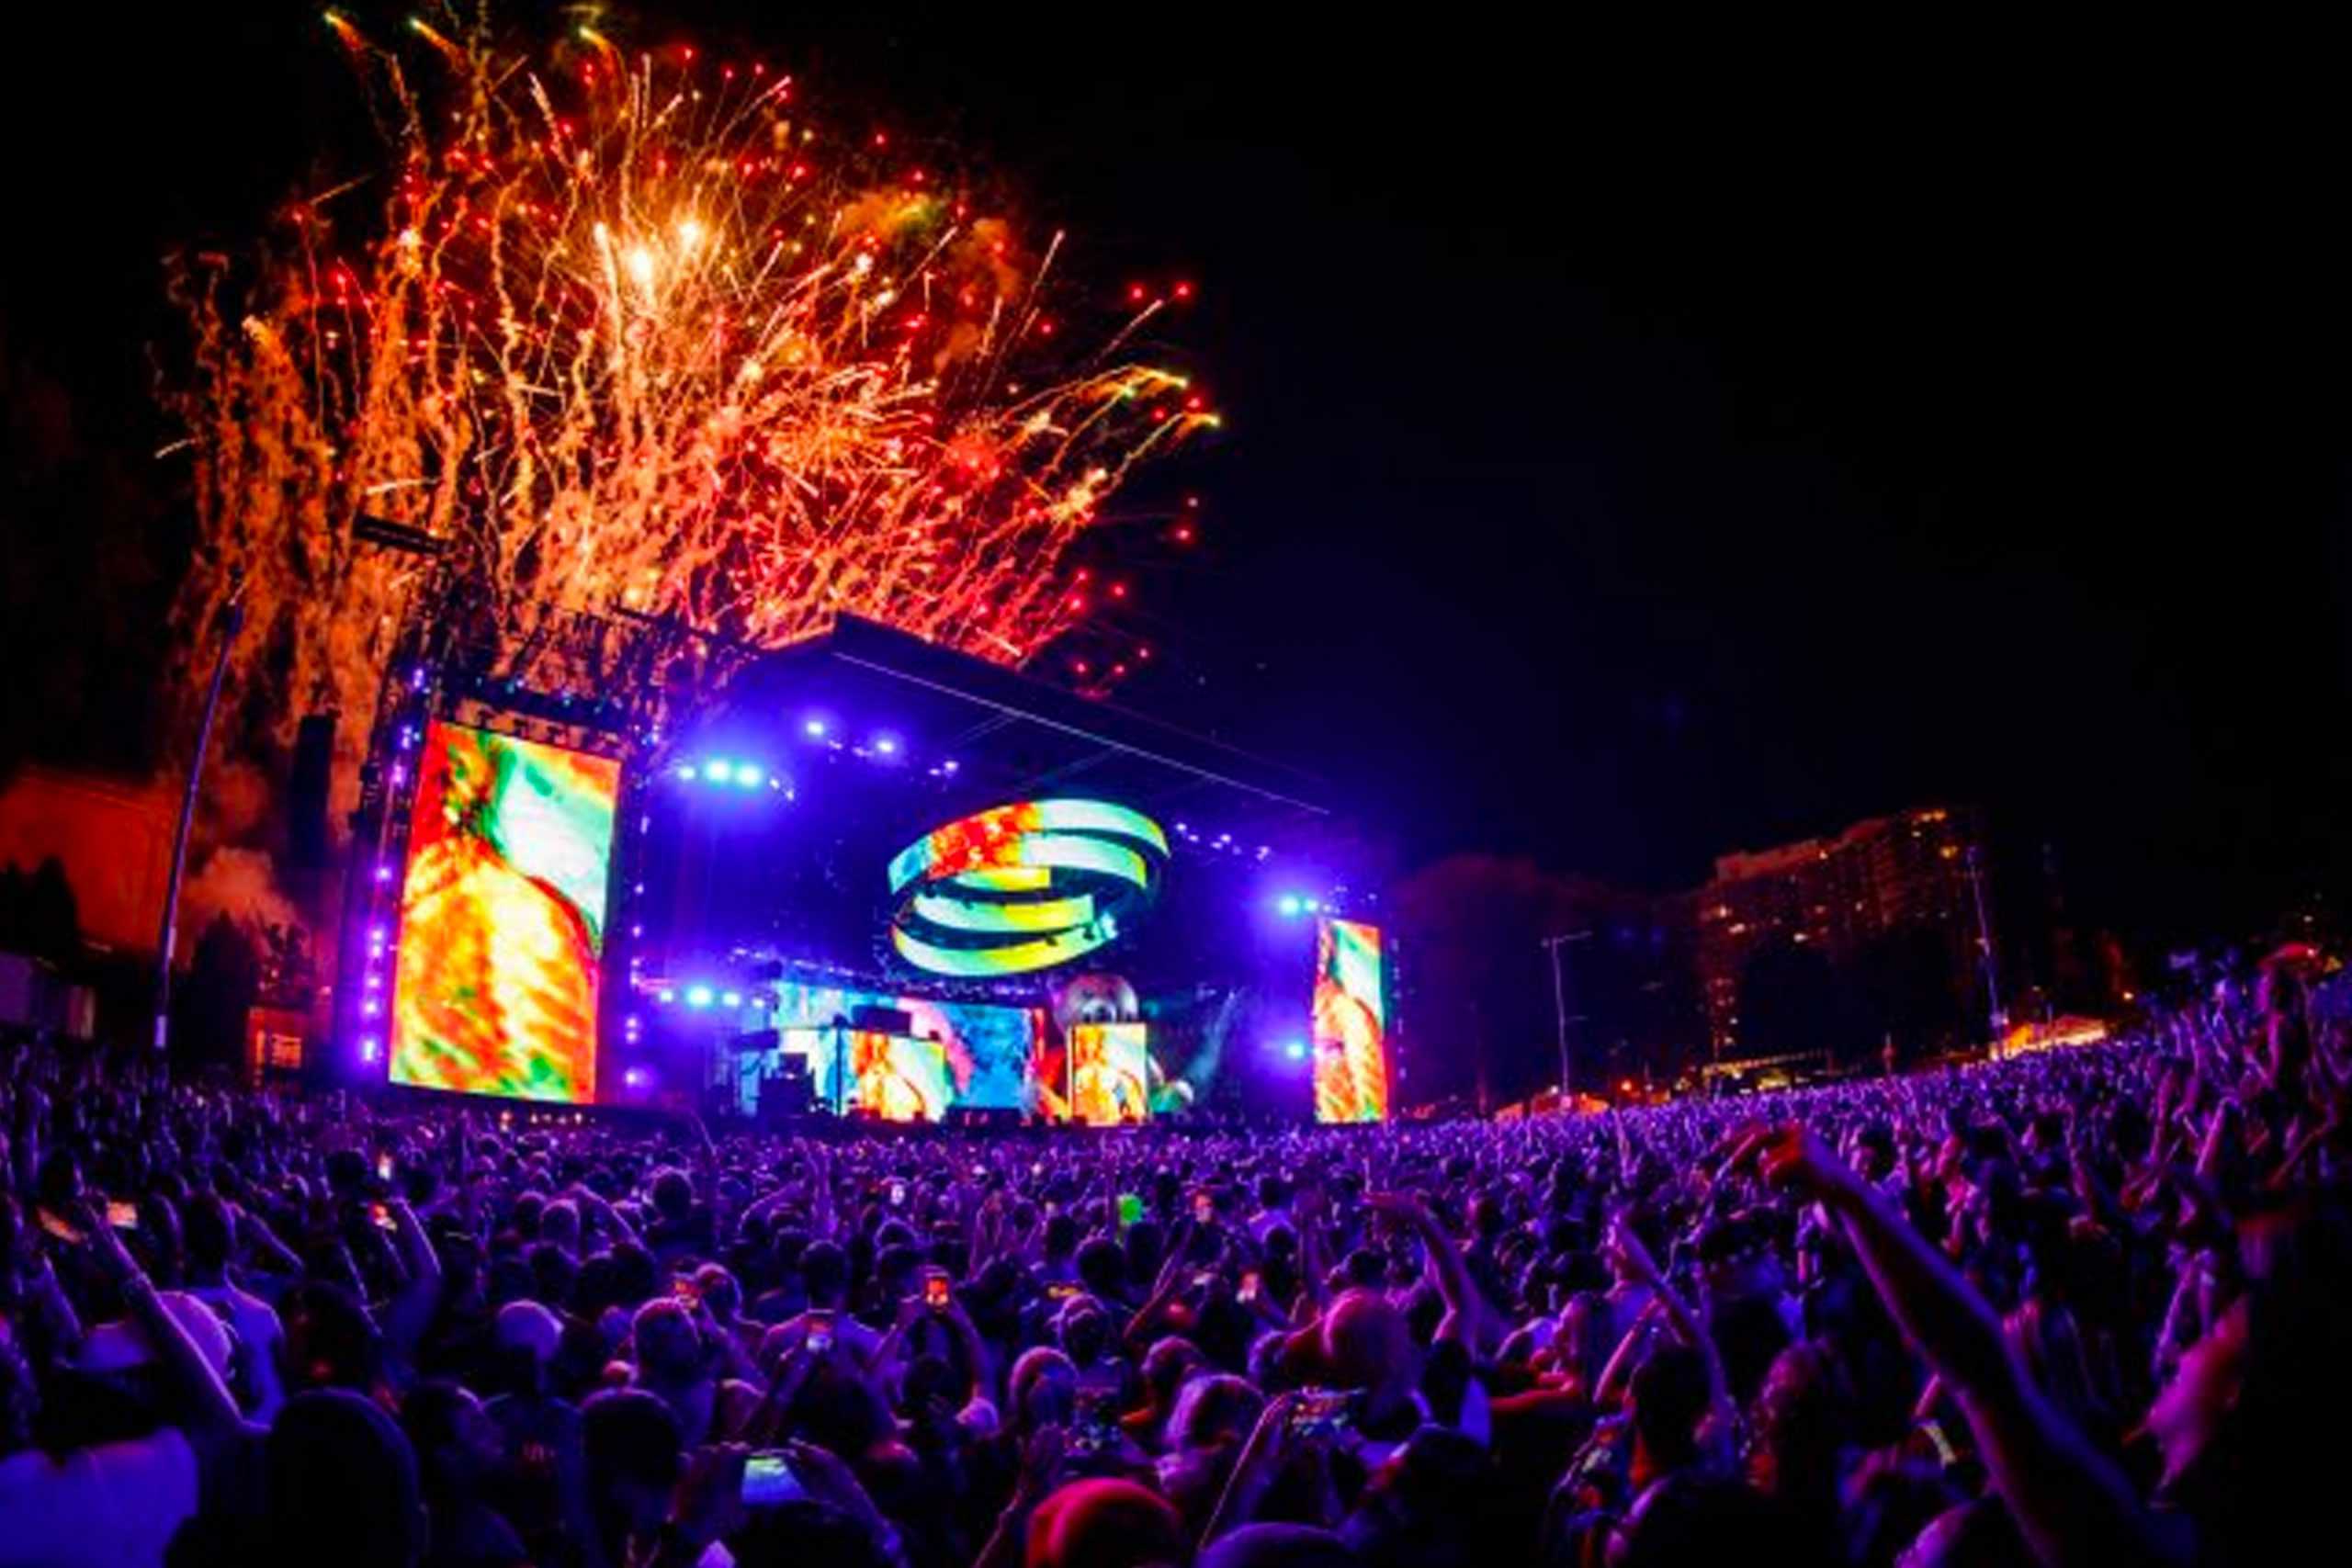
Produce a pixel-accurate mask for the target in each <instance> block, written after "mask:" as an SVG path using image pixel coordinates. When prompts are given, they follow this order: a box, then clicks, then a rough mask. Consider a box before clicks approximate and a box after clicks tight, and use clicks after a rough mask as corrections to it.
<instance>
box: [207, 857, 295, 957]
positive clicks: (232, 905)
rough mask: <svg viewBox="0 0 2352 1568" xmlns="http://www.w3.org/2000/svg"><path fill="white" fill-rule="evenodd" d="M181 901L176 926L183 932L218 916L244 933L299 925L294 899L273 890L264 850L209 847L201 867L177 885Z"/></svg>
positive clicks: (273, 877) (273, 875) (274, 881)
mask: <svg viewBox="0 0 2352 1568" xmlns="http://www.w3.org/2000/svg"><path fill="white" fill-rule="evenodd" d="M180 904H181V907H182V909H183V910H184V913H183V915H182V917H181V920H180V929H181V930H182V931H188V932H196V931H202V930H203V929H204V928H205V927H206V926H208V925H210V924H211V923H212V921H213V919H215V918H216V917H219V916H221V915H226V916H227V917H228V918H229V919H231V920H232V921H233V922H235V923H236V924H238V925H240V926H243V928H244V929H245V930H247V931H260V930H261V929H262V928H264V927H265V926H272V925H295V926H299V925H301V924H302V923H303V921H302V919H301V916H300V913H299V912H298V911H297V910H296V909H295V908H294V904H293V900H291V899H289V898H288V897H286V895H285V894H284V893H282V892H280V891H278V887H277V874H276V868H275V867H274V866H273V865H272V864H271V862H270V857H269V852H268V851H266V850H250V849H238V848H235V847H233V846H227V845H224V846H223V847H221V848H220V849H217V850H214V851H213V852H211V854H210V855H209V856H208V857H207V858H206V860H205V862H204V866H203V869H202V870H200V871H198V873H197V874H195V875H194V876H193V877H191V878H189V879H188V883H187V886H186V887H184V888H183V889H181V892H180ZM183 951H186V949H185V947H184V948H183Z"/></svg>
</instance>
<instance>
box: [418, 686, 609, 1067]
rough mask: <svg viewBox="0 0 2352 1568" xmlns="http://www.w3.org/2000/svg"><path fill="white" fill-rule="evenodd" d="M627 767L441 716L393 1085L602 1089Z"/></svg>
mask: <svg viewBox="0 0 2352 1568" xmlns="http://www.w3.org/2000/svg"><path fill="white" fill-rule="evenodd" d="M620 776H621V765H620V763H619V762H618V761H615V760H613V759H611V758H608V757H594V756H590V755H589V754H588V753H586V752H584V751H571V750H565V749H563V748H561V747H559V746H548V745H544V744H542V743H540V742H538V741H535V740H521V739H515V738H514V737H512V736H506V735H492V734H491V733H490V732H489V731H487V730H481V729H472V728H466V727H464V726H461V725H454V724H443V723H441V722H440V721H439V720H435V722H434V723H433V724H432V726H431V727H430V728H428V729H427V730H426V731H425V737H424V761H423V763H422V772H421V773H420V775H419V777H418V780H417V789H416V807H415V810H414V812H413V815H412V817H411V818H410V824H409V857H408V874H407V876H406V877H405V879H404V880H403V881H402V883H401V932H400V953H399V960H398V963H397V965H396V967H395V972H394V975H393V988H392V1057H391V1077H392V1081H393V1082H394V1083H401V1084H412V1085H414V1086H416V1087H418V1088H421V1089H457V1090H460V1091H462V1092H464V1093H467V1094H503V1095H512V1096H515V1097H517V1098H520V1099H524V1100H555V1101H560V1102H565V1103H577V1102H580V1101H584V1100H593V1099H594V1097H595V1093H596V977H597V960H598V957H599V955H600V954H602V953H603V952H604V946H605V881H606V875H607V873H608V872H609V871H610V869H611V865H612V852H613V812H614V807H615V805H616V803H617V801H618V799H619V796H620Z"/></svg>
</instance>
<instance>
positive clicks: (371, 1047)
mask: <svg viewBox="0 0 2352 1568" xmlns="http://www.w3.org/2000/svg"><path fill="white" fill-rule="evenodd" d="M382 1048H383V1047H382V1044H381V1043H379V1041H378V1040H377V1038H376V1037H375V1036H374V1035H372V1034H370V1035H369V1036H368V1037H367V1038H366V1039H365V1040H362V1041H361V1042H360V1043H359V1059H360V1060H361V1061H363V1062H372V1061H374V1060H375V1059H376V1053H377V1052H378V1051H379V1050H381V1049H382Z"/></svg>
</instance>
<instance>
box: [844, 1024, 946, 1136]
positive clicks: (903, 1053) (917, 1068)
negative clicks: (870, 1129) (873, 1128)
mask: <svg viewBox="0 0 2352 1568" xmlns="http://www.w3.org/2000/svg"><path fill="white" fill-rule="evenodd" d="M849 1060H850V1084H849V1106H850V1109H851V1110H853V1111H864V1112H865V1114H867V1115H869V1116H875V1117H879V1118H880V1119H881V1120H883V1121H885V1122H936V1121H939V1120H940V1119H941V1118H943V1117H944V1116H945V1115H946V1114H947V1105H948V1102H949V1101H950V1100H953V1099H954V1098H955V1095H956V1085H955V1083H954V1081H953V1080H951V1079H950V1078H949V1077H948V1076H947V1049H946V1047H945V1046H944V1045H942V1044H941V1043H939V1042H938V1041H936V1040H918V1039H912V1038H910V1037H909V1036H907V1035H904V1034H881V1033H877V1032H874V1031H872V1030H867V1029H857V1030H852V1031H851V1032H850V1036H849Z"/></svg>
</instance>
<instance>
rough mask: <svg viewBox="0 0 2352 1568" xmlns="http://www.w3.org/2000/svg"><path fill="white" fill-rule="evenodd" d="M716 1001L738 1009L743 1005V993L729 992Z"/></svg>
mask: <svg viewBox="0 0 2352 1568" xmlns="http://www.w3.org/2000/svg"><path fill="white" fill-rule="evenodd" d="M718 999H719V1000H720V1001H722V1002H724V1003H726V1004H727V1005H728V1006H729V1007H731V1008H739V1007H741V1006H742V1005H743V993H742V992H741V991H729V992H728V993H727V994H726V995H725V996H723V997H721V998H718Z"/></svg>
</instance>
